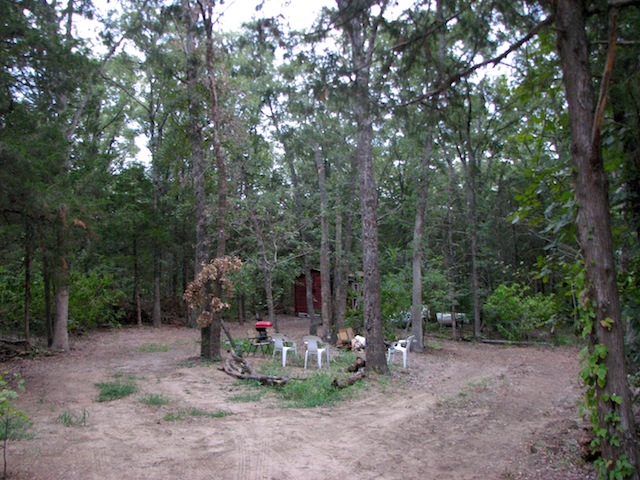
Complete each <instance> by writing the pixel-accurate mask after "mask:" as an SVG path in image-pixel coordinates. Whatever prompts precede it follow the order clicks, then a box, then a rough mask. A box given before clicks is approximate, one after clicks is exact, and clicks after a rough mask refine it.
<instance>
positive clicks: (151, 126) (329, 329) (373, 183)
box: [0, 0, 640, 478]
mask: <svg viewBox="0 0 640 480" xmlns="http://www.w3.org/2000/svg"><path fill="white" fill-rule="evenodd" d="M263 4H264V2H257V7H256V10H255V12H253V13H252V15H251V18H250V19H248V21H247V22H246V23H244V24H243V25H242V26H241V27H239V28H237V29H233V30H232V29H229V28H225V8H226V4H225V2H222V1H219V2H217V1H215V0H204V1H199V2H192V1H190V0H181V1H169V0H166V1H165V0H122V1H121V2H120V3H118V4H115V3H113V2H112V3H111V4H109V5H108V6H107V10H104V9H99V8H97V6H98V4H97V2H96V4H95V5H94V4H93V2H92V1H91V0H82V1H77V0H76V1H73V0H68V1H54V2H40V1H33V0H10V1H5V2H2V3H0V14H1V15H0V16H1V18H2V20H1V21H0V87H1V88H0V185H2V188H1V189H0V231H1V232H2V235H0V239H1V241H2V248H1V250H0V252H1V253H0V258H1V259H2V261H1V262H0V299H1V301H0V309H1V312H2V318H3V322H2V330H3V333H17V332H21V334H23V335H24V336H25V337H26V339H27V341H30V337H31V336H32V335H35V336H46V337H47V339H48V343H49V345H50V346H51V347H52V348H54V349H56V350H62V351H65V350H68V348H69V344H68V335H69V333H74V332H78V331H82V330H85V329H91V328H94V327H96V326H98V325H102V324H116V323H134V324H138V325H142V324H144V323H150V324H152V325H155V326H159V325H161V324H162V323H163V322H169V321H177V322H181V323H183V324H185V325H190V326H192V327H193V326H196V319H197V318H207V319H209V320H210V321H208V322H205V323H204V324H203V323H202V322H200V324H201V325H200V326H201V327H202V355H203V356H204V357H207V358H212V359H213V358H218V357H219V356H220V349H221V343H220V333H221V330H220V327H221V326H222V327H224V322H225V321H245V320H246V319H247V317H248V316H252V317H253V316H256V315H257V316H262V315H265V316H267V317H268V318H269V319H270V320H272V321H273V322H274V323H275V325H276V328H277V316H276V313H277V312H282V311H285V312H290V311H291V309H292V305H293V300H292V295H293V286H294V284H295V281H296V278H297V277H299V276H301V275H305V276H306V277H307V280H308V281H310V279H311V273H310V272H311V270H312V269H317V270H319V271H320V272H321V276H322V280H323V281H322V287H321V298H322V304H321V308H320V310H319V312H317V313H319V314H320V319H321V323H322V325H323V327H324V330H323V331H324V335H325V337H326V339H328V340H332V339H333V340H335V339H336V335H337V332H338V330H339V329H341V328H344V327H345V326H351V327H353V328H355V329H356V330H358V331H359V332H362V333H364V334H366V336H367V337H368V340H370V341H368V342H367V344H368V347H367V355H368V357H369V358H368V359H367V361H368V365H369V366H370V367H371V368H373V369H375V370H378V371H380V372H383V373H384V372H386V371H387V365H386V361H385V358H384V357H385V356H384V353H385V343H384V342H385V341H390V340H393V339H394V338H393V337H394V336H395V335H397V334H398V332H399V329H401V328H403V327H405V322H407V320H409V324H410V326H407V327H406V328H411V329H412V331H413V333H414V334H415V335H416V336H417V338H418V341H417V343H416V344H415V348H416V349H418V350H421V349H423V348H424V347H425V346H424V341H423V340H424V332H423V327H426V326H427V325H428V324H427V323H423V318H424V319H425V320H426V319H431V318H433V317H435V314H436V313H437V312H439V313H449V314H451V315H452V318H457V316H459V314H463V316H464V317H466V318H467V319H469V321H470V323H471V325H472V327H471V328H470V330H469V331H465V330H464V329H463V331H462V332H460V331H459V328H457V327H463V326H464V325H465V324H464V323H460V324H458V322H454V327H456V328H454V332H455V335H456V336H461V335H470V336H473V337H474V338H481V337H485V336H491V337H501V338H505V339H507V340H525V339H528V338H534V337H535V338H544V339H547V340H548V339H550V338H552V337H553V336H555V338H556V339H558V338H559V337H560V336H561V335H564V336H575V335H576V334H578V335H580V334H582V335H583V337H584V338H585V341H586V343H587V345H588V347H587V350H586V352H585V358H586V359H587V362H586V363H587V365H588V368H586V369H585V372H584V373H583V379H584V380H585V383H586V384H587V385H589V386H590V387H591V388H590V389H589V392H590V393H589V394H588V395H591V397H589V398H590V399H591V400H593V401H592V403H591V405H590V407H592V408H593V411H594V412H596V414H595V416H594V418H593V420H594V425H595V426H596V427H595V428H596V429H598V430H597V432H599V435H600V442H601V443H600V445H599V448H600V449H601V450H602V452H603V455H604V457H603V458H604V461H603V464H602V471H609V472H612V471H615V472H617V473H620V475H627V476H628V477H629V478H638V473H637V472H638V471H639V470H640V467H639V462H640V459H638V455H637V453H636V454H635V455H634V454H632V452H633V451H634V448H635V449H636V450H635V451H636V452H637V438H635V430H634V426H633V418H632V416H631V415H630V412H631V408H632V406H631V396H630V393H629V392H630V390H629V385H628V383H627V376H628V374H629V375H630V376H629V378H630V379H631V381H632V382H636V383H637V382H640V378H638V376H637V374H635V375H634V374H633V372H637V367H638V365H640V336H639V334H638V332H639V331H640V324H639V323H638V318H640V316H639V315H638V301H637V298H638V292H639V289H638V281H637V280H636V278H638V277H639V275H638V272H637V271H636V268H640V250H639V249H638V245H640V242H638V235H639V234H640V200H639V199H640V143H639V141H638V139H639V138H640V135H639V132H640V122H639V119H640V115H639V114H638V112H639V111H640V91H639V86H640V71H639V68H640V65H639V64H638V62H637V59H638V57H639V55H640V51H639V49H640V44H639V43H638V41H637V39H638V35H639V34H640V32H639V28H640V27H639V26H640V22H639V21H638V20H639V17H640V8H639V4H638V2H637V1H635V0H622V1H614V0H610V1H609V2H602V1H587V0H557V1H553V2H548V1H544V0H541V1H535V0H525V1H520V2H513V1H500V0H474V1H468V0H413V1H394V0H376V1H373V0H351V1H343V0H337V1H336V2H335V4H334V3H327V4H326V6H324V7H323V8H322V9H321V11H320V12H319V14H318V17H317V18H316V19H315V21H314V22H313V23H312V24H310V25H307V26H306V27H305V28H302V29H298V30H296V29H292V28H291V27H290V26H289V23H288V21H287V19H286V18H284V17H283V16H281V15H274V16H267V15H265V14H264V13H263V11H262V6H263ZM87 22H91V24H92V25H94V26H95V28H96V33H95V35H94V36H93V37H92V38H90V37H88V36H87V35H86V33H84V32H86V28H85V27H86V25H87ZM576 52H579V54H578V53H576ZM228 256H232V257H237V258H238V259H240V260H241V261H242V268H240V269H239V270H238V271H235V272H232V273H229V276H230V278H231V280H230V281H231V282H233V284H234V286H235V289H234V290H235V291H234V294H233V295H231V294H230V292H226V290H225V289H224V288H223V285H222V284H221V283H220V282H219V281H218V280H216V279H212V280H211V281H210V282H209V283H207V282H204V283H203V285H202V288H204V289H205V290H206V292H207V293H208V294H210V295H213V297H214V298H217V299H218V300H219V304H221V305H228V307H229V308H226V309H222V308H220V309H217V308H215V309H213V311H210V309H211V303H210V301H203V302H201V304H200V305H190V306H191V307H192V310H193V311H192V312H189V309H188V308H187V305H186V303H185V301H184V298H183V294H184V292H185V290H187V288H188V286H189V285H190V284H191V285H193V284H192V282H193V281H194V279H197V278H202V275H201V270H202V268H203V266H205V265H208V264H213V263H212V262H214V261H216V259H217V260H218V261H221V259H223V258H227V257H228ZM199 275H200V277H199ZM225 281H226V280H225ZM514 299H517V300H518V302H516V304H514V303H511V302H513V300H514ZM308 303H309V305H310V307H311V308H312V307H313V302H312V300H311V299H310V297H309V299H308ZM87 304H90V305H91V308H88V305H87ZM216 305H217V304H216ZM516 306H517V307H518V308H516ZM203 315H204V316H203ZM317 328H318V325H317V323H316V320H315V317H313V316H312V318H311V321H310V331H312V332H313V333H315V330H316V329H317ZM612 418H613V419H614V420H613V421H612V420H611V419H612ZM618 432H622V433H621V434H619V433H618ZM625 462H626V463H625ZM634 468H635V471H636V473H635V474H634V473H631V472H632V471H633V469H634ZM633 475H635V476H633ZM612 478H614V477H612ZM615 478H618V477H615ZM619 478H624V477H619Z"/></svg>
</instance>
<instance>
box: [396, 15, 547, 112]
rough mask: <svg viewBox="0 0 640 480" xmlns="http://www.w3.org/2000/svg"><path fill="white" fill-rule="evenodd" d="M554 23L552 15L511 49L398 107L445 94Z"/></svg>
mask: <svg viewBox="0 0 640 480" xmlns="http://www.w3.org/2000/svg"><path fill="white" fill-rule="evenodd" d="M552 22H553V15H550V16H548V17H547V18H545V19H544V20H543V21H541V22H540V23H538V24H537V25H536V26H535V27H533V28H532V29H531V30H530V31H529V32H528V33H527V34H526V35H525V36H524V37H522V38H521V39H520V40H518V41H517V42H516V43H514V44H512V45H510V46H509V48H507V49H506V50H505V51H504V52H502V53H501V54H500V55H497V56H495V57H493V58H490V59H489V60H485V61H484V62H480V63H476V64H474V65H472V66H470V67H469V68H467V69H466V70H463V71H462V72H458V73H456V74H455V75H452V76H450V77H449V78H447V79H446V80H444V82H442V83H441V84H440V85H439V86H438V87H437V88H434V89H433V90H429V91H428V92H426V93H425V94H423V95H420V96H419V97H418V98H415V99H413V100H410V101H408V102H405V103H402V104H398V105H396V107H405V106H407V105H414V104H416V103H420V102H422V101H424V100H427V99H429V98H431V97H433V96H435V95H438V94H440V93H443V92H445V91H446V90H447V89H449V87H451V85H453V84H454V83H456V82H458V81H460V80H461V79H462V78H464V77H467V76H469V75H471V74H472V73H473V72H475V71H476V70H479V69H480V68H482V67H486V66H487V65H490V64H494V65H497V64H498V63H500V62H501V61H502V60H504V59H505V58H506V57H507V56H509V54H510V53H511V52H514V51H516V50H518V49H519V48H520V47H521V46H522V45H524V44H525V43H527V42H528V41H529V40H531V39H532V38H533V37H534V36H536V35H537V34H538V32H539V31H540V30H542V29H543V28H544V27H546V26H547V25H550V24H551V23H552Z"/></svg>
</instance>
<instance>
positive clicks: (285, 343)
mask: <svg viewBox="0 0 640 480" xmlns="http://www.w3.org/2000/svg"><path fill="white" fill-rule="evenodd" d="M271 341H272V342H273V354H272V355H271V357H274V356H275V354H276V352H282V366H283V367H285V366H286V365H287V352H288V351H289V350H293V353H298V350H297V348H296V342H292V341H290V340H289V339H288V338H287V337H286V336H285V335H283V334H281V333H274V334H273V335H271Z"/></svg>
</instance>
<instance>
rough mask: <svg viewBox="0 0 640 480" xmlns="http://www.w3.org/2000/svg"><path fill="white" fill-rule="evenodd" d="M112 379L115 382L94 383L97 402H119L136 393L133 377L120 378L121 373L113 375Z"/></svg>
mask: <svg viewBox="0 0 640 480" xmlns="http://www.w3.org/2000/svg"><path fill="white" fill-rule="evenodd" d="M114 377H115V382H103V383H96V387H98V389H99V392H98V401H99V402H110V401H112V400H119V399H121V398H125V397H128V396H129V395H133V394H134V393H136V392H137V391H138V387H137V385H136V383H135V379H134V377H132V376H130V375H127V376H126V377H125V378H122V377H123V375H122V374H121V373H117V374H115V375H114Z"/></svg>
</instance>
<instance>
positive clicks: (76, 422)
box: [58, 408, 89, 427]
mask: <svg viewBox="0 0 640 480" xmlns="http://www.w3.org/2000/svg"><path fill="white" fill-rule="evenodd" d="M88 418H89V412H88V411H87V409H86V408H83V409H82V411H81V412H80V413H76V412H72V411H71V410H65V411H64V412H62V413H61V414H60V415H59V416H58V422H60V423H62V424H63V425H64V426H65V427H84V426H86V425H87V419H88Z"/></svg>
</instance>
